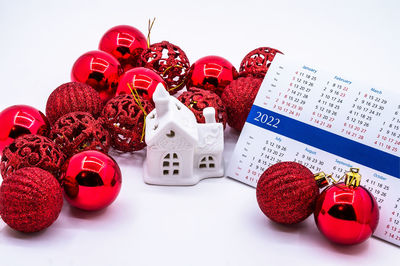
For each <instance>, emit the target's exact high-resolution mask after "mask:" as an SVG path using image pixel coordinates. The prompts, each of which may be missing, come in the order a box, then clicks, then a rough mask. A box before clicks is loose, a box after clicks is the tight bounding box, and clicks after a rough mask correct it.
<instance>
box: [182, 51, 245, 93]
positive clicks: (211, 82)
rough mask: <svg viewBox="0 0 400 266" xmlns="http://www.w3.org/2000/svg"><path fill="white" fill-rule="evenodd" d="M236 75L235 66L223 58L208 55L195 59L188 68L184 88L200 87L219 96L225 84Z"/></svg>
mask: <svg viewBox="0 0 400 266" xmlns="http://www.w3.org/2000/svg"><path fill="white" fill-rule="evenodd" d="M237 77H238V73H237V71H236V68H235V67H234V66H233V65H232V64H231V63H230V62H229V61H228V60H226V59H225V58H222V57H219V56H215V55H210V56H206V57H202V58H200V59H199V60H197V61H196V62H195V63H194V64H193V65H192V66H191V67H190V70H189V74H188V77H187V79H186V88H187V89H189V90H190V88H192V87H196V88H200V89H205V90H209V91H212V92H215V93H216V94H218V96H221V94H222V92H223V90H224V89H225V87H226V86H228V85H229V83H231V81H232V80H234V79H236V78H237Z"/></svg>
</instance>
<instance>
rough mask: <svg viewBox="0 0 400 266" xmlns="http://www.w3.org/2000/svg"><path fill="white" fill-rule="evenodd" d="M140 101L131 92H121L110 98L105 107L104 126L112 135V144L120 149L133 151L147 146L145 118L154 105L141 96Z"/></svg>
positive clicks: (103, 113) (103, 114)
mask: <svg viewBox="0 0 400 266" xmlns="http://www.w3.org/2000/svg"><path fill="white" fill-rule="evenodd" d="M138 101H139V103H138V102H137V101H136V100H135V99H134V97H133V96H132V95H131V94H121V95H118V96H115V97H114V98H113V99H111V100H109V101H108V102H107V104H106V105H105V106H104V108H103V112H102V118H103V121H104V122H103V126H104V127H105V128H106V129H107V130H108V132H109V133H110V135H111V146H112V147H113V148H115V149H117V150H119V151H122V152H132V151H137V150H141V149H143V148H144V147H145V146H146V143H145V142H144V126H145V119H146V115H147V114H148V113H150V112H151V110H153V108H154V107H153V105H152V104H151V103H150V102H149V101H148V100H146V99H144V98H142V97H141V96H139V99H138Z"/></svg>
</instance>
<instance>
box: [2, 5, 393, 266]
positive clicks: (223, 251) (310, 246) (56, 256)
mask: <svg viewBox="0 0 400 266" xmlns="http://www.w3.org/2000/svg"><path fill="white" fill-rule="evenodd" d="M328 2H329V3H328ZM399 12H400V4H399V2H398V1H395V0H394V1H366V0H364V1H306V0H305V1H292V2H291V1H279V0H277V1H252V0H247V1H240V2H239V1H238V2H236V1H216V0H214V1H208V0H203V1H197V2H194V1H188V0H187V1H140V2H139V1H133V0H130V1H116V0H114V1H111V0H108V1H98V2H94V1H93V2H91V1H82V0H81V1H59V2H56V1H26V3H22V1H6V0H0V79H1V85H0V86H1V96H0V109H4V108H6V107H8V106H10V105H14V104H28V105H32V106H35V107H36V108H39V109H41V110H42V111H44V110H45V104H46V100H47V97H48V95H49V94H50V93H51V91H52V90H53V89H55V88H56V87H57V86H58V85H60V84H62V83H64V82H67V81H69V77H70V70H71V67H72V64H73V62H74V61H75V60H76V59H77V58H78V57H79V56H80V55H81V54H82V53H84V52H86V51H89V50H94V49H97V45H98V41H99V40H100V38H101V36H102V34H103V33H104V32H105V31H106V30H108V29H109V28H111V27H112V26H115V25H119V24H128V25H132V26H135V27H137V28H139V29H140V30H141V31H142V32H143V33H145V34H146V33H147V21H148V19H149V18H152V17H156V18H157V20H156V23H155V26H154V29H153V31H152V35H151V36H152V38H151V40H152V42H158V41H162V40H168V41H170V42H172V43H174V44H177V45H179V46H180V47H181V48H182V49H183V50H184V51H185V52H186V53H187V55H188V57H189V60H190V61H191V62H192V63H193V62H194V61H195V60H197V59H198V58H200V57H202V56H206V55H211V54H215V55H220V56H223V57H225V58H227V59H228V60H230V61H231V62H232V63H233V64H234V65H235V66H236V67H238V66H239V64H240V61H241V59H242V58H243V57H244V56H245V55H246V54H247V53H248V52H249V51H251V50H252V49H254V48H257V47H259V46H271V47H275V48H278V49H280V50H281V51H283V52H285V53H286V54H287V55H288V56H290V57H292V58H295V59H299V60H302V61H305V62H310V63H315V64H316V65H320V66H323V67H324V68H325V69H328V70H329V69H334V70H339V72H341V73H345V74H346V76H351V77H353V78H354V79H359V80H362V81H365V82H367V83H369V84H374V85H377V86H381V87H383V88H385V89H388V90H400V89H399V85H398V79H399V74H400V67H399V65H400V63H399V62H400V18H399V17H400V16H399V15H398V14H399ZM0 126H1V125H0ZM225 137H226V150H225V156H226V157H225V158H226V161H227V160H228V159H229V157H230V154H231V152H232V150H233V147H234V144H235V141H236V140H237V137H238V134H237V133H235V132H233V131H231V130H229V129H228V130H227V131H226V136H225ZM111 155H112V156H113V157H114V158H115V159H116V160H117V162H118V163H119V165H120V167H121V170H122V173H123V186H122V190H121V193H120V195H119V197H118V198H117V200H116V201H115V202H114V204H113V205H111V206H110V207H109V208H107V209H106V210H103V211H99V212H93V213H89V212H82V211H78V210H76V209H73V208H70V207H69V206H68V204H65V205H64V207H63V210H62V212H61V214H60V217H59V219H58V220H57V221H56V222H55V223H54V224H53V226H51V227H50V228H48V229H47V230H45V231H43V232H40V233H37V234H32V235H25V234H20V233H17V232H15V231H13V230H11V229H10V228H8V227H7V226H6V225H5V224H4V223H3V222H2V221H0V264H1V265H4V266H11V265H127V264H130V265H327V264H328V265H330V264H332V265H378V264H380V265H396V264H398V263H399V261H400V250H399V248H398V247H396V246H394V245H391V244H389V243H387V242H384V241H381V240H378V239H376V238H371V239H370V240H368V241H366V242H364V243H363V244H360V245H357V246H351V247H346V246H344V247H343V246H337V245H333V244H331V243H329V242H328V241H326V240H325V239H324V238H323V237H322V236H321V235H320V233H319V232H318V230H317V228H316V226H315V224H314V220H313V217H310V218H309V219H307V220H306V221H305V222H303V223H301V224H299V225H296V226H293V227H286V226H280V225H277V224H274V223H272V222H270V221H269V220H267V218H265V217H264V216H263V214H262V213H261V211H260V210H259V208H258V205H257V202H256V199H255V189H254V188H251V187H248V186H246V185H243V184H241V183H239V182H236V181H234V180H231V179H228V178H220V179H208V180H204V181H202V182H200V183H199V184H198V185H196V186H193V187H160V186H149V185H146V184H144V183H143V181H142V176H141V175H142V163H143V159H144V156H145V152H144V151H142V152H137V153H134V154H125V155H123V156H120V155H117V154H116V153H114V152H113V153H111Z"/></svg>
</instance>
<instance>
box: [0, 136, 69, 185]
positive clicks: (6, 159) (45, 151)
mask: <svg viewBox="0 0 400 266" xmlns="http://www.w3.org/2000/svg"><path fill="white" fill-rule="evenodd" d="M65 159H66V158H65V155H64V153H63V152H62V151H61V149H60V148H59V147H58V146H57V145H56V144H55V143H54V142H53V141H51V140H50V139H48V138H46V137H43V136H39V135H24V136H21V137H19V138H17V139H16V140H15V141H14V142H13V143H11V144H10V145H9V146H7V147H6V148H5V149H4V151H3V155H2V156H1V164H0V169H1V174H2V176H3V178H7V177H8V176H10V175H11V174H12V173H14V172H15V171H16V170H18V169H20V168H24V167H39V168H41V169H43V170H46V171H48V172H50V173H51V174H52V175H53V176H54V177H56V178H59V175H60V168H61V166H62V164H63V163H64V161H65Z"/></svg>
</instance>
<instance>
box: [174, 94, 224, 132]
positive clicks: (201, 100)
mask: <svg viewBox="0 0 400 266" xmlns="http://www.w3.org/2000/svg"><path fill="white" fill-rule="evenodd" d="M178 100H179V101H181V102H182V103H183V104H184V105H186V106H187V107H188V108H189V109H190V110H191V111H192V112H193V113H194V115H195V116H196V120H197V122H198V123H205V122H206V121H205V118H204V116H203V110H204V109H205V108H207V107H213V108H214V109H215V120H216V121H217V122H219V123H222V124H223V125H224V128H225V125H226V119H227V114H226V110H225V106H224V103H223V102H222V100H221V98H219V96H218V95H217V94H215V93H213V92H211V91H206V90H202V89H198V88H192V89H191V90H190V91H185V92H184V93H182V94H181V95H180V96H179V97H178Z"/></svg>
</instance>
